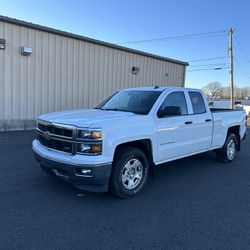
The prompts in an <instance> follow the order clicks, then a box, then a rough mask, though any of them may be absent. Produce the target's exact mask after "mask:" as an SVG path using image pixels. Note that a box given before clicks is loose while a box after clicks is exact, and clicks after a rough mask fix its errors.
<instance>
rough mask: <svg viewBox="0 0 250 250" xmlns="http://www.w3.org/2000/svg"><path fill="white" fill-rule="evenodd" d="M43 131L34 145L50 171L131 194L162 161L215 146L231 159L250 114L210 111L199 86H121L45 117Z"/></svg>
mask: <svg viewBox="0 0 250 250" xmlns="http://www.w3.org/2000/svg"><path fill="white" fill-rule="evenodd" d="M36 132H37V139H35V140H34V141H33V151H34V154H35V157H36V159H37V160H38V162H39V163H40V166H41V168H42V169H43V170H44V171H45V172H47V173H49V174H51V175H54V176H57V177H58V178H60V179H63V180H66V181H68V182H70V183H72V184H73V185H74V186H75V187H77V188H79V189H82V190H87V191H97V192H106V191H110V192H111V193H112V194H114V195H116V196H118V197H122V198H128V197H131V196H133V195H135V194H137V193H138V192H140V191H141V190H142V189H143V187H144V186H145V184H146V181H147V178H148V175H149V173H151V172H152V169H153V168H154V167H155V166H157V165H159V164H162V163H165V162H169V161H173V160H175V159H179V158H183V157H187V156H190V155H194V154H199V153H202V152H206V151H211V150H213V151H215V152H216V154H217V155H218V157H219V159H220V160H222V161H224V162H231V161H232V160H233V159H234V158H235V155H236V152H237V151H239V150H240V145H241V140H242V139H243V138H244V137H245V134H246V113H245V111H239V110H224V109H210V107H209V106H208V103H207V101H206V97H205V96H204V94H203V93H202V92H201V91H200V90H197V89H188V88H177V87H158V86H156V87H145V88H134V89H125V90H121V91H118V92H116V93H114V94H113V95H112V96H110V97H108V98H107V99H105V100H104V101H103V102H101V103H100V104H99V105H97V106H96V107H95V108H93V109H84V110H71V111H65V112H56V113H51V114H44V115H41V116H40V117H39V119H38V122H37V128H36Z"/></svg>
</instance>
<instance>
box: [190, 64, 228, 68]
mask: <svg viewBox="0 0 250 250" xmlns="http://www.w3.org/2000/svg"><path fill="white" fill-rule="evenodd" d="M225 65H227V63H209V64H199V65H191V66H189V68H190V67H191V68H192V67H204V66H225Z"/></svg>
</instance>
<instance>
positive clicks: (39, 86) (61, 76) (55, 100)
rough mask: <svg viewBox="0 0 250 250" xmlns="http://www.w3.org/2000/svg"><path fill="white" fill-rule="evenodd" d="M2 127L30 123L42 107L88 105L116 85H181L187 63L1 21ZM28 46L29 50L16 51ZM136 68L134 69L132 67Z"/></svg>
mask: <svg viewBox="0 0 250 250" xmlns="http://www.w3.org/2000/svg"><path fill="white" fill-rule="evenodd" d="M0 38H4V39H5V40H6V49H5V50H0V131H1V130H2V131H3V130H11V129H18V128H30V127H32V126H34V120H35V119H36V118H37V117H38V116H39V115H40V114H42V113H47V112H53V111H58V110H66V109H76V108H86V107H92V106H94V105H95V104H97V103H98V102H99V101H100V100H102V99H103V98H105V97H106V96H107V95H109V94H111V93H112V92H114V91H115V90H117V89H122V88H127V87H135V86H152V85H156V84H157V85H175V86H183V85H184V80H185V79H184V78H185V66H184V65H181V64H176V63H172V62H167V61H163V60H158V59H154V58H150V57H146V56H142V55H138V54H134V53H130V52H125V51H121V50H118V49H114V48H109V47H105V46H102V45H97V44H93V43H89V42H85V41H80V40H76V39H72V38H69V37H64V36H61V35H56V34H52V33H48V32H44V31H38V30H35V29H31V28H26V27H22V26H19V25H14V24H9V23H5V22H0ZM21 46H29V47H31V48H32V50H33V52H32V55H30V56H23V55H21V53H20V47H21ZM133 66H136V67H139V74H138V75H134V74H132V67H133Z"/></svg>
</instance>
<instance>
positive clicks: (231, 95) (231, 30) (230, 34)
mask: <svg viewBox="0 0 250 250" xmlns="http://www.w3.org/2000/svg"><path fill="white" fill-rule="evenodd" d="M234 31H235V29H233V28H231V29H230V30H229V32H228V34H229V50H228V51H229V56H230V97H231V99H230V108H231V109H233V108H234V71H233V70H234V65H233V32H234Z"/></svg>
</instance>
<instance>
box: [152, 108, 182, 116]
mask: <svg viewBox="0 0 250 250" xmlns="http://www.w3.org/2000/svg"><path fill="white" fill-rule="evenodd" d="M157 115H158V117H159V118H162V117H166V116H176V115H181V108H180V107H178V106H168V107H165V108H164V109H163V110H159V111H158V113H157Z"/></svg>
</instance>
